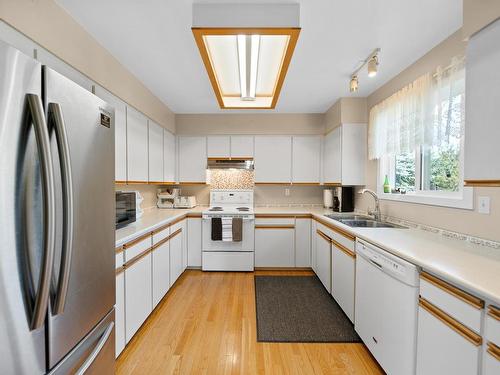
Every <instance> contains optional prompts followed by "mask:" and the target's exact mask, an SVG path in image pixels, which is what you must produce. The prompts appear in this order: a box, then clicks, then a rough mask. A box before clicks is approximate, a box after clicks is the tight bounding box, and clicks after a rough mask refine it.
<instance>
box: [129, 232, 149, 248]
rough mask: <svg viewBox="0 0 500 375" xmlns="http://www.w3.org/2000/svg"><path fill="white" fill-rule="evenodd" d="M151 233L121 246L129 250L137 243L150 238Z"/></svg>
mask: <svg viewBox="0 0 500 375" xmlns="http://www.w3.org/2000/svg"><path fill="white" fill-rule="evenodd" d="M151 233H152V232H148V233H145V234H143V235H142V236H139V237H137V238H135V239H133V240H131V241H129V242H127V243H126V244H124V245H123V248H124V249H128V248H130V247H132V246H134V245H137V244H138V243H139V242H141V241H144V240H145V239H147V238H148V237H151Z"/></svg>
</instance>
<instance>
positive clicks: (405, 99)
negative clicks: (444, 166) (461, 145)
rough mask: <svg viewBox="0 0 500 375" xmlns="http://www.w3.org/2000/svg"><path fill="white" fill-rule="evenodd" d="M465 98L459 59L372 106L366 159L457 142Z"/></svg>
mask: <svg viewBox="0 0 500 375" xmlns="http://www.w3.org/2000/svg"><path fill="white" fill-rule="evenodd" d="M464 95H465V69H464V58H463V57H462V58H454V59H453V60H452V64H451V65H450V66H449V67H447V68H446V69H442V68H438V69H437V71H436V73H435V74H434V75H431V74H430V73H427V74H424V75H423V76H421V77H419V78H417V79H416V80H415V81H413V82H412V83H411V84H409V85H407V86H405V87H403V88H402V89H401V90H399V91H397V92H396V93H394V94H393V95H391V96H390V97H388V98H387V99H385V100H383V101H382V102H380V103H379V104H377V105H375V106H374V107H373V108H372V109H371V110H370V119H369V127H368V156H369V158H370V159H379V158H381V157H383V156H386V155H396V154H400V153H406V152H412V151H414V150H415V149H416V148H417V147H419V146H423V145H427V146H439V147H441V146H447V145H449V144H450V143H452V142H456V140H457V136H458V139H460V138H461V136H462V132H463V123H464V102H465V96H464ZM457 124H460V126H459V127H458V128H459V130H457ZM457 132H459V134H457Z"/></svg>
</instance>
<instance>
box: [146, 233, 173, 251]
mask: <svg viewBox="0 0 500 375" xmlns="http://www.w3.org/2000/svg"><path fill="white" fill-rule="evenodd" d="M169 240H170V236H168V237H165V238H164V239H162V240H160V241H158V242H157V243H155V244H154V245H153V246H152V247H151V251H154V250H156V249H157V248H159V247H160V246H161V245H163V244H164V243H166V242H168V241H169Z"/></svg>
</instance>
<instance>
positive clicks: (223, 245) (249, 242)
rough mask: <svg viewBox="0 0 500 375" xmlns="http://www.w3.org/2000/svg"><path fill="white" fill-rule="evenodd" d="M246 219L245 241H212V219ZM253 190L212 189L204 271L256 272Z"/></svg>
mask: <svg viewBox="0 0 500 375" xmlns="http://www.w3.org/2000/svg"><path fill="white" fill-rule="evenodd" d="M234 217H239V218H241V219H242V240H241V241H232V240H229V241H228V240H212V218H228V219H232V218H234ZM254 222H255V215H254V212H253V190H211V191H210V207H209V208H208V209H207V210H205V211H203V212H202V263H201V264H202V270H203V271H253V269H254V250H255V239H254V229H255V225H254Z"/></svg>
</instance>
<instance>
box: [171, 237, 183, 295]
mask: <svg viewBox="0 0 500 375" xmlns="http://www.w3.org/2000/svg"><path fill="white" fill-rule="evenodd" d="M182 271H183V267H182V228H179V229H177V230H175V231H173V232H172V234H171V238H170V286H172V285H174V283H175V281H176V280H177V279H178V278H179V276H180V275H181V274H182Z"/></svg>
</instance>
